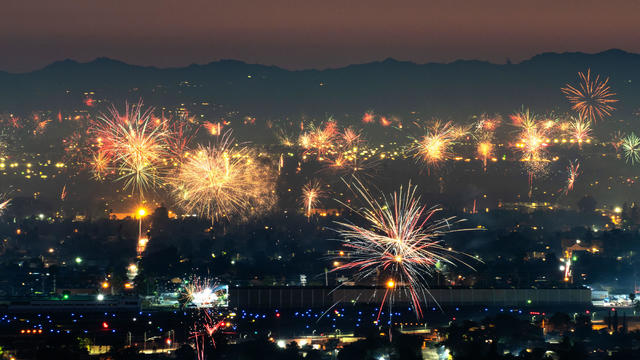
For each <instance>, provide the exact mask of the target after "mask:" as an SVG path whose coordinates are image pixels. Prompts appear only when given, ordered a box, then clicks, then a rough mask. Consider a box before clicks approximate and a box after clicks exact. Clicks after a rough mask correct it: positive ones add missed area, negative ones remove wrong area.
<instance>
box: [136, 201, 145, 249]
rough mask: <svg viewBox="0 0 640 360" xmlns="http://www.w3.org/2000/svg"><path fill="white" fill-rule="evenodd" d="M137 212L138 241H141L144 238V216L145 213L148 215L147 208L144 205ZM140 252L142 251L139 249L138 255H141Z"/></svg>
mask: <svg viewBox="0 0 640 360" xmlns="http://www.w3.org/2000/svg"><path fill="white" fill-rule="evenodd" d="M137 214H138V243H140V239H142V218H143V217H144V216H145V215H147V210H145V209H144V208H143V207H140V208H138V211H137ZM145 245H146V244H145ZM138 249H140V247H138ZM140 252H142V251H140V250H138V255H140V254H139V253H140Z"/></svg>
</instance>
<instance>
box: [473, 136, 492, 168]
mask: <svg viewBox="0 0 640 360" xmlns="http://www.w3.org/2000/svg"><path fill="white" fill-rule="evenodd" d="M476 151H477V153H478V157H479V158H481V159H482V168H483V169H484V171H487V159H488V158H490V157H491V156H493V144H492V143H491V141H489V140H484V141H480V142H479V143H478V147H477V149H476Z"/></svg>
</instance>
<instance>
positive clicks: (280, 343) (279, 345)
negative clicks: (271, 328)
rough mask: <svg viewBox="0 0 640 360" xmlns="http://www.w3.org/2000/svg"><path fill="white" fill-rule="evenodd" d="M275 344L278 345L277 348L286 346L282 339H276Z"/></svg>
mask: <svg viewBox="0 0 640 360" xmlns="http://www.w3.org/2000/svg"><path fill="white" fill-rule="evenodd" d="M276 345H278V347H279V348H282V349H284V348H285V347H286V346H287V343H285V342H284V340H278V341H276Z"/></svg>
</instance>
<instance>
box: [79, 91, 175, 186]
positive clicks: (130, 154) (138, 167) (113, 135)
mask: <svg viewBox="0 0 640 360" xmlns="http://www.w3.org/2000/svg"><path fill="white" fill-rule="evenodd" d="M151 115H152V109H148V110H146V111H143V110H142V103H138V104H137V105H132V106H127V107H126V110H125V112H124V113H123V114H121V113H119V112H118V110H117V109H115V108H113V109H112V110H111V111H110V112H109V113H108V114H107V115H102V116H100V117H98V121H97V122H96V123H95V126H94V127H93V128H92V131H93V133H94V134H95V135H96V136H97V137H98V138H99V139H100V142H101V145H102V146H101V148H100V150H102V151H104V153H105V154H106V155H107V156H106V158H108V159H111V160H112V161H113V162H114V164H115V169H116V171H117V174H118V178H117V179H118V180H122V181H123V182H124V188H125V189H129V188H130V189H131V190H132V191H135V192H138V193H139V194H140V196H141V197H142V196H143V193H144V191H146V190H148V189H150V188H152V187H154V186H156V185H158V184H159V183H160V180H161V178H160V177H161V166H163V165H164V164H165V163H164V161H163V160H164V159H165V157H166V156H167V154H168V146H167V143H166V140H167V138H168V137H169V132H168V131H167V130H166V129H167V126H166V124H164V120H160V123H158V120H157V119H153V118H152V116H151Z"/></svg>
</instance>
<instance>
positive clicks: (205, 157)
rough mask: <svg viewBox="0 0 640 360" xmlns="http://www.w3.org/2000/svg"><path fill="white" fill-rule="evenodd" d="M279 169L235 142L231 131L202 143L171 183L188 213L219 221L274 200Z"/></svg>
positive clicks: (262, 208) (247, 213)
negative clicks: (215, 140)
mask: <svg viewBox="0 0 640 360" xmlns="http://www.w3.org/2000/svg"><path fill="white" fill-rule="evenodd" d="M274 180H275V172H274V171H273V169H271V167H270V166H268V165H266V164H265V163H264V162H263V161H262V159H260V158H259V157H258V156H257V155H256V153H255V152H254V151H253V150H251V149H250V148H248V147H245V146H240V145H235V144H234V141H233V138H232V137H231V134H230V133H229V132H227V133H225V134H224V135H222V136H221V137H220V139H219V141H217V142H216V143H214V144H213V145H209V146H199V147H198V148H197V149H196V150H195V151H193V155H192V156H190V157H189V158H187V159H186V160H185V161H184V162H183V163H182V165H181V166H180V168H179V169H178V171H177V174H176V176H175V178H174V179H173V180H171V181H170V182H169V183H170V185H171V186H172V188H173V193H174V195H175V199H176V200H177V202H178V204H179V205H181V206H182V207H183V208H184V210H185V211H186V212H187V213H195V214H198V215H199V216H202V217H206V218H209V219H211V221H212V222H213V221H215V220H217V219H219V218H221V217H226V218H229V217H231V216H236V217H240V218H246V217H249V216H251V215H256V214H259V213H262V212H264V211H266V210H268V209H270V208H271V207H272V206H273V204H274V202H275V201H274V200H275V199H274V193H275V181H274Z"/></svg>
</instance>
